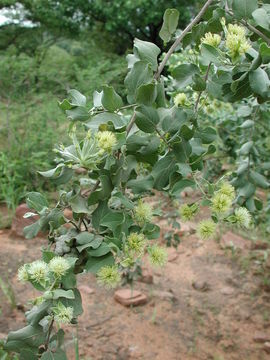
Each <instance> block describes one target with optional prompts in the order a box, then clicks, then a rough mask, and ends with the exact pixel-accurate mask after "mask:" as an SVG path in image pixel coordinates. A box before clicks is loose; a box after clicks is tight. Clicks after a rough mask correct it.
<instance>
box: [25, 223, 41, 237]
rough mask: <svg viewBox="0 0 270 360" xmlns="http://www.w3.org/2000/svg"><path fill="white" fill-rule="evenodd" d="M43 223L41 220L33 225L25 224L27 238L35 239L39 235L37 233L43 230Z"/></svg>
mask: <svg viewBox="0 0 270 360" xmlns="http://www.w3.org/2000/svg"><path fill="white" fill-rule="evenodd" d="M41 227H42V226H41V223H40V220H38V221H36V222H34V223H33V224H31V225H28V226H25V227H24V229H23V234H24V236H25V238H26V239H33V238H34V237H36V236H37V234H38V233H39V232H40V231H41Z"/></svg>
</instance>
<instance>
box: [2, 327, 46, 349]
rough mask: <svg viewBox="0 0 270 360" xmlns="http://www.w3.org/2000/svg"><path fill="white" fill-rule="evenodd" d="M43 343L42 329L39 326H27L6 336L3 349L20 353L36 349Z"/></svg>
mask: <svg viewBox="0 0 270 360" xmlns="http://www.w3.org/2000/svg"><path fill="white" fill-rule="evenodd" d="M44 341H45V335H44V333H43V328H42V327H41V326H40V325H27V326H25V327H24V328H22V329H19V330H17V331H11V332H10V333H9V334H8V337H7V341H6V344H5V348H6V349H7V350H10V351H16V352H21V351H22V349H33V348H34V349H36V350H37V348H38V347H39V346H40V345H41V344H43V343H44Z"/></svg>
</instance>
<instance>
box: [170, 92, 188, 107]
mask: <svg viewBox="0 0 270 360" xmlns="http://www.w3.org/2000/svg"><path fill="white" fill-rule="evenodd" d="M173 101H174V105H175V106H177V107H179V106H185V105H186V103H187V95H186V94H185V93H179V94H177V95H176V96H175V97H174V99H173Z"/></svg>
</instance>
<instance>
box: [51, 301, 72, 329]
mask: <svg viewBox="0 0 270 360" xmlns="http://www.w3.org/2000/svg"><path fill="white" fill-rule="evenodd" d="M52 310H53V313H54V319H55V321H56V322H57V323H59V324H69V323H70V322H71V320H72V319H73V308H72V307H70V306H68V307H66V306H65V305H63V304H62V303H61V302H58V304H57V306H56V307H54V308H52Z"/></svg>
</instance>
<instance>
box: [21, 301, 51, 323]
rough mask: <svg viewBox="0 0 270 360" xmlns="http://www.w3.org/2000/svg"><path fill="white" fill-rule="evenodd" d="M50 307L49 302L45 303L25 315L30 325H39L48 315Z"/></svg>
mask: <svg viewBox="0 0 270 360" xmlns="http://www.w3.org/2000/svg"><path fill="white" fill-rule="evenodd" d="M49 306H50V302H49V301H44V302H43V303H42V304H40V305H39V306H34V307H33V308H32V309H31V310H29V311H27V312H26V313H25V316H26V319H27V322H28V324H30V325H38V323H39V322H40V320H41V319H43V318H44V316H46V315H47V313H48V309H49Z"/></svg>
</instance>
